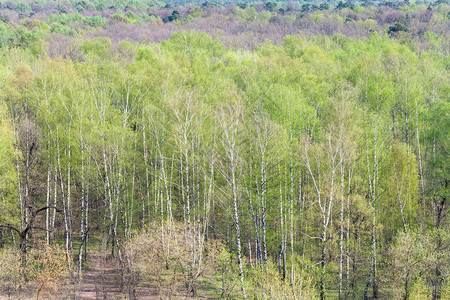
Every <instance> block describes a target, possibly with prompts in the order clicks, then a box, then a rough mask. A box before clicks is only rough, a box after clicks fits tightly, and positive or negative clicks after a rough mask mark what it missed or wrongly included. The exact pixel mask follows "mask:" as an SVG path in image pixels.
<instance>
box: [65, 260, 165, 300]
mask: <svg viewBox="0 0 450 300" xmlns="http://www.w3.org/2000/svg"><path fill="white" fill-rule="evenodd" d="M90 265H91V267H90V268H89V269H87V270H84V272H83V276H82V279H81V282H80V283H78V284H77V285H76V287H75V289H74V295H73V296H72V299H73V298H75V299H86V300H91V299H95V300H97V299H108V300H109V299H130V296H129V294H128V292H127V290H126V289H125V291H124V292H122V291H121V286H120V285H121V271H120V267H119V263H118V261H117V260H115V259H107V258H106V257H105V255H104V254H101V253H94V254H91V255H90ZM135 296H136V299H159V297H158V295H157V292H156V291H155V290H153V289H150V288H147V287H137V288H136V293H135Z"/></svg>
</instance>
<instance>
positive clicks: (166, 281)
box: [126, 223, 224, 298]
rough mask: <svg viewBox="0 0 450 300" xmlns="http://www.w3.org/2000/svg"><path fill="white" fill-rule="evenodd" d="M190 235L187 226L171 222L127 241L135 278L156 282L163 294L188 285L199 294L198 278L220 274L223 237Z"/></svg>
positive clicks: (130, 265)
mask: <svg viewBox="0 0 450 300" xmlns="http://www.w3.org/2000/svg"><path fill="white" fill-rule="evenodd" d="M195 230H196V229H192V231H191V235H189V234H188V233H187V232H186V231H185V229H184V227H183V226H181V225H176V224H170V223H167V224H165V225H164V226H161V227H157V228H154V229H153V228H152V229H147V230H145V231H144V232H141V233H139V234H136V235H135V236H134V237H133V238H132V239H131V241H130V242H129V243H128V244H127V245H126V254H127V257H128V265H129V270H130V272H131V273H132V274H131V275H130V277H131V278H139V279H140V280H141V281H150V282H151V283H153V284H155V285H156V286H157V288H158V290H159V294H160V296H161V297H169V298H170V297H173V296H174V295H176V293H177V292H178V290H180V289H182V287H183V286H184V288H185V289H187V292H188V293H191V294H192V295H194V296H195V295H196V294H197V288H198V283H197V281H198V279H199V278H201V277H202V278H204V279H206V280H211V279H212V278H213V277H216V276H217V275H218V273H217V270H218V269H219V264H220V262H219V260H218V259H219V258H220V257H221V255H219V253H221V252H223V251H224V248H223V245H222V244H221V243H220V242H219V241H210V242H206V241H205V236H204V235H203V234H202V233H199V232H197V233H194V232H193V231H195Z"/></svg>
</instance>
